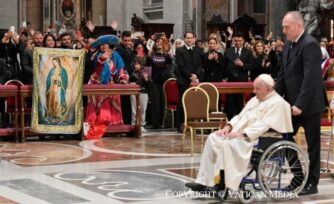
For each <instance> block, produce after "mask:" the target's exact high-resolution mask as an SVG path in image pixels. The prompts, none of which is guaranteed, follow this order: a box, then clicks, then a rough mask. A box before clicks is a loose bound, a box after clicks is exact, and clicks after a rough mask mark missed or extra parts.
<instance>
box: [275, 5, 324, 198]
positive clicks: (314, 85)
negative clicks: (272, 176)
mask: <svg viewBox="0 0 334 204" xmlns="http://www.w3.org/2000/svg"><path fill="white" fill-rule="evenodd" d="M282 26H283V33H284V34H285V35H286V38H287V40H288V42H286V43H285V46H284V50H283V67H282V69H281V70H280V72H279V74H278V78H277V83H276V91H277V92H278V93H279V94H281V95H283V96H284V98H285V99H286V100H287V101H288V102H289V103H290V105H291V106H292V108H291V110H292V111H291V112H292V116H293V117H292V123H293V129H294V133H293V134H291V135H289V140H291V141H294V139H293V136H294V135H295V134H296V132H297V131H298V128H299V126H301V125H302V126H303V127H304V129H305V137H306V142H307V148H308V154H309V159H310V166H309V170H310V173H309V176H308V180H307V184H306V186H305V187H304V189H303V190H302V192H301V193H300V195H309V194H315V193H318V188H317V185H318V183H319V178H320V122H321V114H322V110H323V107H324V100H323V81H322V77H321V51H320V47H319V43H318V42H317V41H316V40H315V39H314V38H313V37H312V36H310V35H308V34H307V33H306V32H304V21H303V17H302V15H301V14H300V12H297V11H291V12H288V13H287V14H286V15H285V16H284V18H283V22H282ZM290 165H291V164H290ZM295 180H296V176H295V177H294V179H292V181H291V186H292V185H293V183H294V182H296V181H295Z"/></svg>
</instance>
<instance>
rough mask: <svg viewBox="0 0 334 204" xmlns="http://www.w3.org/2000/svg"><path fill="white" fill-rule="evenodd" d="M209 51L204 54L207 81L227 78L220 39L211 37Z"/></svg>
mask: <svg viewBox="0 0 334 204" xmlns="http://www.w3.org/2000/svg"><path fill="white" fill-rule="evenodd" d="M208 43H209V51H208V52H207V53H204V54H203V59H202V61H203V69H204V81H205V82H220V81H222V80H223V79H224V78H225V66H224V56H223V54H222V53H221V52H218V40H217V38H215V37H210V38H209V40H208Z"/></svg>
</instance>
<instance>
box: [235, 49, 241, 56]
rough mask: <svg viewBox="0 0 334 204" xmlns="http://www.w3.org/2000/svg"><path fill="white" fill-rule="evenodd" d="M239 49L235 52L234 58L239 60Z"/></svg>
mask: <svg viewBox="0 0 334 204" xmlns="http://www.w3.org/2000/svg"><path fill="white" fill-rule="evenodd" d="M239 51H240V48H237V51H236V52H235V58H239V57H240V53H239Z"/></svg>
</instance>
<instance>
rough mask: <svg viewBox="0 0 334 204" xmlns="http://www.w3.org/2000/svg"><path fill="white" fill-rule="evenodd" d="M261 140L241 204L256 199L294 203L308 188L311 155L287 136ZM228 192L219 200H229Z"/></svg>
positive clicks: (244, 183)
mask: <svg viewBox="0 0 334 204" xmlns="http://www.w3.org/2000/svg"><path fill="white" fill-rule="evenodd" d="M272 136H273V135H271V136H270V137H267V136H266V137H260V138H259V143H258V145H256V146H255V147H254V149H253V152H252V156H251V160H250V168H249V171H248V173H247V174H246V176H245V177H244V178H243V179H242V182H241V184H240V187H239V192H237V194H236V195H237V197H238V198H239V201H240V202H241V203H252V202H253V200H254V199H255V197H258V198H270V199H273V200H277V201H285V200H290V199H292V198H295V197H297V195H298V194H299V193H300V192H301V190H302V189H303V188H304V186H305V184H306V182H307V178H308V174H309V160H308V155H307V154H306V153H305V152H304V151H303V150H302V149H301V148H300V147H299V146H298V145H297V144H295V143H293V142H290V141H287V140H286V138H287V135H285V136H284V137H283V138H282V136H281V135H279V136H278V135H277V133H276V135H275V136H274V137H272ZM227 192H228V190H225V192H223V194H222V195H220V196H219V197H220V198H221V199H224V200H225V199H226V198H227V196H228V195H229V194H228V193H227Z"/></svg>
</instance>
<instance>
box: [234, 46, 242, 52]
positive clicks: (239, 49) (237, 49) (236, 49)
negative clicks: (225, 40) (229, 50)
mask: <svg viewBox="0 0 334 204" xmlns="http://www.w3.org/2000/svg"><path fill="white" fill-rule="evenodd" d="M234 48H235V51H237V50H238V49H239V52H240V53H241V50H242V47H241V48H236V47H234Z"/></svg>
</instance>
